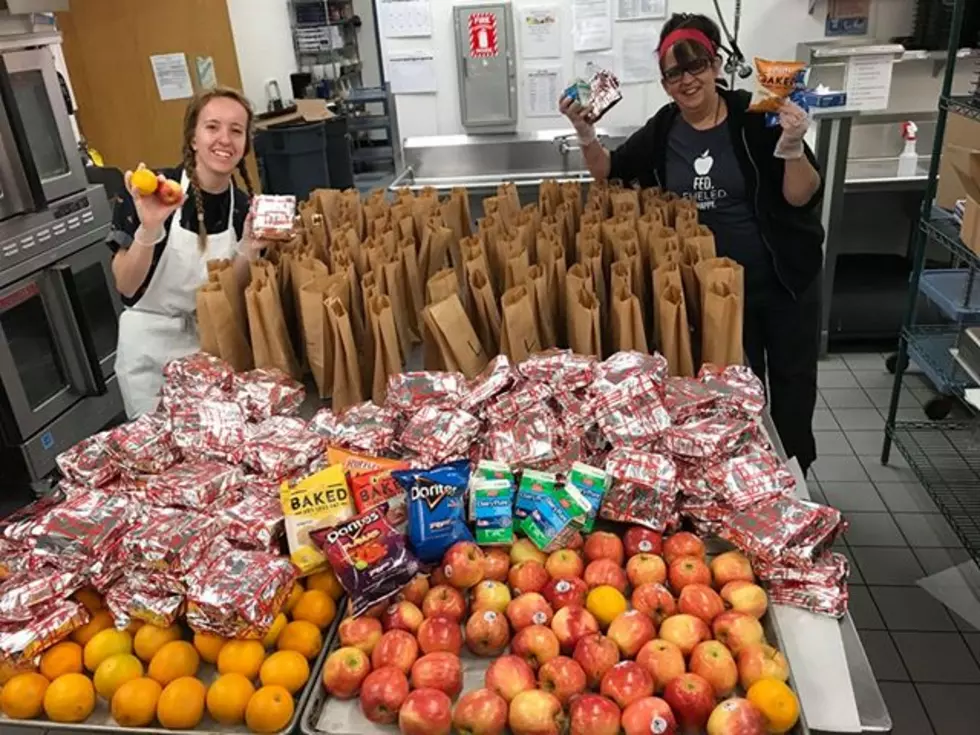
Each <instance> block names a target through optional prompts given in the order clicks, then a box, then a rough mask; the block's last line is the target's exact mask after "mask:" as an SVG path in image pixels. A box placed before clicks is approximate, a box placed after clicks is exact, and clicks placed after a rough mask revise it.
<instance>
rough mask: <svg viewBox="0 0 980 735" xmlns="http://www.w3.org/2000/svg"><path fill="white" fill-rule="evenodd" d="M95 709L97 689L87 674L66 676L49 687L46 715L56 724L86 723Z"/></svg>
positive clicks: (45, 703)
mask: <svg viewBox="0 0 980 735" xmlns="http://www.w3.org/2000/svg"><path fill="white" fill-rule="evenodd" d="M94 709H95V687H94V686H92V681H91V679H89V678H88V677H87V676H85V674H65V675H64V676H59V677H58V678H57V679H55V680H54V681H53V682H51V683H50V684H49V685H48V690H47V691H46V692H45V693H44V713H45V714H46V715H47V716H48V719H49V720H52V721H54V722H84V721H85V720H87V719H88V716H89V715H90V714H92V710H94Z"/></svg>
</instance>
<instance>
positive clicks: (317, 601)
mask: <svg viewBox="0 0 980 735" xmlns="http://www.w3.org/2000/svg"><path fill="white" fill-rule="evenodd" d="M336 615H337V603H336V602H334V601H333V598H332V597H331V596H330V595H328V594H327V593H326V592H324V591H323V590H307V591H306V592H304V593H303V596H302V597H300V598H299V602H297V603H296V607H294V608H293V620H306V621H307V622H310V623H313V625H315V626H316V627H317V628H319V629H320V630H323V629H324V628H326V627H327V626H328V625H330V623H332V622H333V619H334V616H336Z"/></svg>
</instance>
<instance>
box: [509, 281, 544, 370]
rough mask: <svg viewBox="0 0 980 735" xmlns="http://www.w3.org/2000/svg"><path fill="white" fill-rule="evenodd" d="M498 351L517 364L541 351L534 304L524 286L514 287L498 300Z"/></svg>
mask: <svg viewBox="0 0 980 735" xmlns="http://www.w3.org/2000/svg"><path fill="white" fill-rule="evenodd" d="M500 311H501V326H500V351H501V352H502V353H503V354H505V355H507V357H509V358H510V360H511V362H513V363H515V364H516V363H518V362H521V361H523V360H525V359H527V358H528V357H529V356H530V355H533V354H534V353H535V352H540V351H541V337H540V336H539V335H538V326H537V319H536V317H535V315H534V303H533V302H532V301H531V296H530V295H529V294H528V291H527V289H526V288H525V287H524V286H515V287H514V288H511V289H509V290H507V291H505V292H504V295H503V296H501V298H500Z"/></svg>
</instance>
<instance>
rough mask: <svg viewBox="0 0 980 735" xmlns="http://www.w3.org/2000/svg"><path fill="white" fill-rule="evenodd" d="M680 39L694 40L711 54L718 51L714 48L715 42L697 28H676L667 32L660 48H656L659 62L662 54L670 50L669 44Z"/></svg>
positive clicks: (664, 54) (662, 57)
mask: <svg viewBox="0 0 980 735" xmlns="http://www.w3.org/2000/svg"><path fill="white" fill-rule="evenodd" d="M680 41H694V42H695V43H696V44H698V45H699V46H704V48H706V49H707V50H708V52H709V53H710V54H711V55H712V56H715V55H716V54H717V53H718V49H717V48H715V44H714V43H713V42H712V41H711V39H710V38H708V37H707V36H706V35H705V34H704V33H702V32H701V31H699V30H698V29H697V28H678V29H677V30H676V31H671V32H670V33H668V34H667V38H665V39H664V41H663V43H661V44H660V48H659V49H657V53H659V54H660V61H661V63H663V60H664V56H666V55H667V52H668V51H670V48H671V46H673V45H674V44H676V43H679V42H680Z"/></svg>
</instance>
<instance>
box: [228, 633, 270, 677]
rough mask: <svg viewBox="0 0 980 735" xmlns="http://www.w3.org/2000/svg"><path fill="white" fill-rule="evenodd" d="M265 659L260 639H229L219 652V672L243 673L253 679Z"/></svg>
mask: <svg viewBox="0 0 980 735" xmlns="http://www.w3.org/2000/svg"><path fill="white" fill-rule="evenodd" d="M264 659H265V649H264V648H263V647H262V644H261V643H260V642H259V641H237V640H236V641H228V642H227V643H226V644H225V646H224V648H222V649H221V653H219V654H218V673H219V674H241V675H242V676H244V677H245V678H246V679H248V680H249V681H253V680H254V679H255V678H256V677H257V676H258V675H259V669H260V668H262V661H263V660H264Z"/></svg>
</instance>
